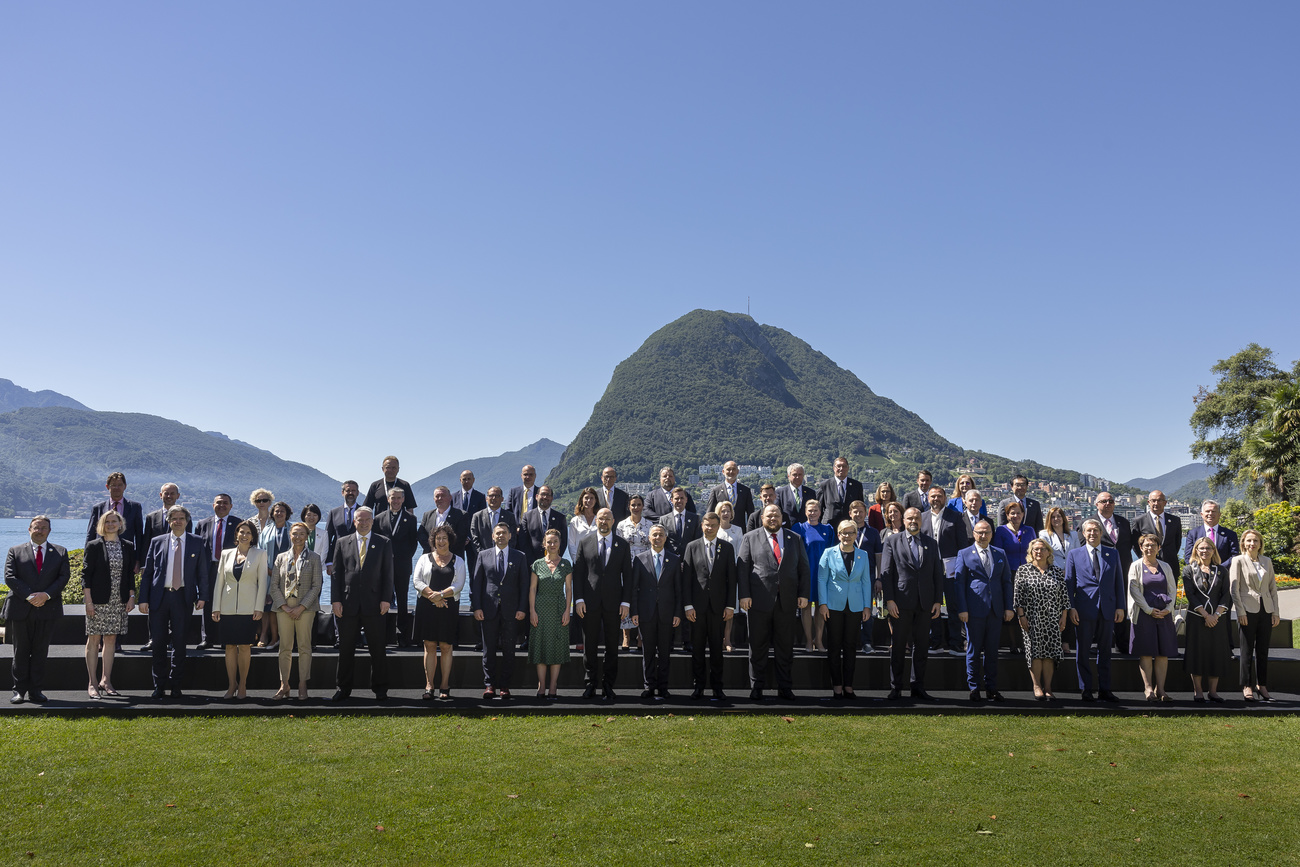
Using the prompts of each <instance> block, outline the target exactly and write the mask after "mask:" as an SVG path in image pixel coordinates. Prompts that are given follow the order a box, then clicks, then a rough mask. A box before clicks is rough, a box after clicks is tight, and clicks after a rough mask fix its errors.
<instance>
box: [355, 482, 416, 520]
mask: <svg viewBox="0 0 1300 867" xmlns="http://www.w3.org/2000/svg"><path fill="white" fill-rule="evenodd" d="M386 482H387V480H385V479H375V480H374V481H373V482H371V483H370V490H368V491H366V499H365V500H364V501H363V502H362V503H361V505H363V506H369V507H370V508H371V509H373V510H374V512H375V514H376V515H378V514H379V513H380V512H386V511H388V492H389V491H390V490H392V489H393V488H401V489H402V493H404V494H406V498H405V499H404V500H402V508H403V509H405V510H408V511H410V512H411V513H412V514H414V513H415V510H416V508H417V506H416V504H415V491H413V490H411V483H410V482H408V481H406V480H405V479H394V480H393V483H392V484H391V485H389V484H387V483H386Z"/></svg>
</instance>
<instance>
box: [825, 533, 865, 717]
mask: <svg viewBox="0 0 1300 867" xmlns="http://www.w3.org/2000/svg"><path fill="white" fill-rule="evenodd" d="M835 535H836V536H837V537H838V538H839V540H840V543H839V544H838V545H836V546H835V547H834V548H827V549H826V550H825V551H823V552H822V556H821V560H820V561H819V562H818V564H817V598H818V599H820V600H821V604H820V605H818V606H817V614H818V615H819V616H820V617H821V619H822V621H823V622H824V623H825V624H826V664H827V665H829V666H830V670H831V690H832V695H831V698H833V699H840V700H847V701H853V700H854V699H856V698H857V695H856V694H855V693H854V692H853V671H854V668H855V667H856V666H857V661H858V644H859V642H860V638H859V630H860V629H861V625H862V624H863V623H866V622H867V621H868V620H870V619H871V582H872V579H873V577H874V576H873V575H872V571H873V570H872V562H871V555H870V554H868V553H867V552H866V551H863V550H862V549H860V548H858V547H856V546H855V544H854V543H855V542H856V541H857V538H858V525H857V524H855V523H853V521H851V520H845V521H840V525H839V526H838V527H837V528H835Z"/></svg>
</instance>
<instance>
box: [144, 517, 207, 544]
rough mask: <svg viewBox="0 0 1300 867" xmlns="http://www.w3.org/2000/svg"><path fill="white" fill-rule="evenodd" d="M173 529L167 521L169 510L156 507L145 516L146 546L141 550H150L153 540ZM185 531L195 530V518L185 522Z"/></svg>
mask: <svg viewBox="0 0 1300 867" xmlns="http://www.w3.org/2000/svg"><path fill="white" fill-rule="evenodd" d="M171 531H172V528H171V525H170V524H168V523H167V510H166V509H154V510H153V511H152V512H150V513H149V514H147V515H145V516H144V547H143V548H141V549H140V550H141V551H148V550H149V546H150V545H152V544H153V540H154V539H157V538H158V537H159V536H166V535H167V534H168V533H170V532H171ZM185 532H186V533H193V532H194V519H193V518H191V519H190V520H188V521H186V522H185Z"/></svg>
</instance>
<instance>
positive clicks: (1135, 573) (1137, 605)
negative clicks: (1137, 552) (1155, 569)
mask: <svg viewBox="0 0 1300 867" xmlns="http://www.w3.org/2000/svg"><path fill="white" fill-rule="evenodd" d="M1156 565H1158V566H1159V567H1160V571H1161V572H1163V573H1165V584H1166V585H1167V586H1168V587H1169V604H1168V605H1167V606H1165V610H1166V611H1168V612H1169V613H1170V614H1171V615H1172V614H1173V613H1174V608H1175V606H1176V604H1177V601H1178V576H1177V575H1176V574H1175V573H1174V570H1173V569H1171V568H1170V566H1169V564H1168V563H1166V562H1164V561H1163V560H1161V559H1159V558H1156ZM1143 568H1144V567H1143V566H1142V561H1141V560H1134V561H1133V565H1132V566H1129V567H1128V581H1127V582H1126V584H1125V592H1126V595H1125V597H1124V607H1125V608H1127V609H1128V617H1129V619H1130V620H1133V621H1136V620H1137V616H1138V613H1139V612H1146V613H1147V614H1150V613H1151V612H1152V611H1154V610H1155V609H1154V608H1152V607H1151V606H1150V605H1148V604H1147V600H1146V594H1145V593H1143V592H1142V570H1143Z"/></svg>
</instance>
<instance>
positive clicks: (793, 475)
mask: <svg viewBox="0 0 1300 867" xmlns="http://www.w3.org/2000/svg"><path fill="white" fill-rule="evenodd" d="M785 476H786V479H787V480H788V482H789V484H786V485H782V486H781V487H779V488H777V489H776V504H777V505H778V506H780V507H781V514H782V516H784V522H783V523H784V524H785V526H787V527H793V526H794V525H795V524H798V523H799V522H801V521H806V520H808V518H807V516H806V515H805V514H804V508H805V507H806V506H807V505H808V501H809V500H815V499H817V493H816V491H814V490H813V489H812V488H810V487H808V486H807V485H805V484H804V483H803V479H804V468H803V464H791V465H790V466H789V467H788V468H787V469H786V471H785Z"/></svg>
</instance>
